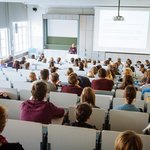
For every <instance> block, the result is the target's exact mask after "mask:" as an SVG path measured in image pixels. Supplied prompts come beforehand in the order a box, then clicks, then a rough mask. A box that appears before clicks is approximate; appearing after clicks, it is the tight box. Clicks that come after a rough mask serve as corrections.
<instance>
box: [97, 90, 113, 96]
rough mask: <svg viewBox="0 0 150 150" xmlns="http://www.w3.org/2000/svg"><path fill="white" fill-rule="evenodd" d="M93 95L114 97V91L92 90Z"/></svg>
mask: <svg viewBox="0 0 150 150" xmlns="http://www.w3.org/2000/svg"><path fill="white" fill-rule="evenodd" d="M94 91H95V94H101V95H112V96H114V93H115V91H113V90H112V91H104V90H94Z"/></svg>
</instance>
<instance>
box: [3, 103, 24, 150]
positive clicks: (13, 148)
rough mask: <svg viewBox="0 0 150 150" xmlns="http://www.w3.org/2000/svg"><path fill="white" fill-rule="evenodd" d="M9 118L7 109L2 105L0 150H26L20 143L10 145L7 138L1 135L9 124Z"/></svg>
mask: <svg viewBox="0 0 150 150" xmlns="http://www.w3.org/2000/svg"><path fill="white" fill-rule="evenodd" d="M7 116H8V114H7V111H6V109H5V108H4V107H3V106H1V105H0V150H24V149H23V147H22V145H20V144H19V143H9V142H8V141H7V140H6V138H5V137H3V136H2V135H1V133H2V131H3V130H4V128H5V125H6V123H7ZM10 134H11V133H10ZM18 140H19V139H18Z"/></svg>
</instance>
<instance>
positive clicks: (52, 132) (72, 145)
mask: <svg viewBox="0 0 150 150" xmlns="http://www.w3.org/2000/svg"><path fill="white" fill-rule="evenodd" d="M95 141H96V130H94V129H87V128H79V127H70V126H62V125H53V124H50V125H48V143H50V149H51V150H93V149H95Z"/></svg>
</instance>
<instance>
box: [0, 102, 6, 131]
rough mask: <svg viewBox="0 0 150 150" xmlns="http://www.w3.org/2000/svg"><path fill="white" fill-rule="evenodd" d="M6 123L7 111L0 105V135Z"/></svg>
mask: <svg viewBox="0 0 150 150" xmlns="http://www.w3.org/2000/svg"><path fill="white" fill-rule="evenodd" d="M6 121H7V111H6V109H5V108H4V107H3V106H1V105H0V133H2V131H3V130H4V127H5V125H6Z"/></svg>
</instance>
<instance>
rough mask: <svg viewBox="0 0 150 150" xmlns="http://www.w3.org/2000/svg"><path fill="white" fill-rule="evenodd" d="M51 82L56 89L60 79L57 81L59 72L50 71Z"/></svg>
mask: <svg viewBox="0 0 150 150" xmlns="http://www.w3.org/2000/svg"><path fill="white" fill-rule="evenodd" d="M51 83H52V84H53V85H54V86H55V87H56V89H58V86H59V85H60V83H61V81H59V74H58V73H56V72H54V73H51Z"/></svg>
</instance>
